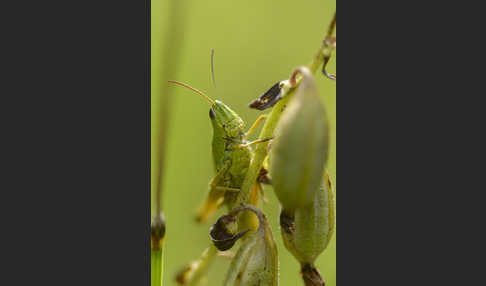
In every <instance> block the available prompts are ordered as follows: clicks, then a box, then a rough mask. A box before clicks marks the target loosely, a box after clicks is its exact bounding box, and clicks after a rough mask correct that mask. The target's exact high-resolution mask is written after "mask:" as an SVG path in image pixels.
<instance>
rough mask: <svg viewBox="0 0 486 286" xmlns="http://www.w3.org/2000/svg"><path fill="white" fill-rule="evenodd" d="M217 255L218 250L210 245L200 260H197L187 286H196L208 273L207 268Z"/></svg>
mask: <svg viewBox="0 0 486 286" xmlns="http://www.w3.org/2000/svg"><path fill="white" fill-rule="evenodd" d="M216 254H218V249H217V248H216V247H215V246H214V245H213V244H212V243H211V244H210V246H209V247H208V248H207V249H206V250H205V251H204V253H203V255H202V256H201V258H199V261H198V266H197V269H196V270H195V272H194V274H193V276H192V277H191V281H190V282H189V283H188V284H187V286H197V285H199V282H200V281H201V279H202V278H203V277H204V276H205V275H206V274H207V273H208V268H209V266H210V265H211V264H212V263H213V260H214V258H215V257H216Z"/></svg>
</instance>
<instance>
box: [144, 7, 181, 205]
mask: <svg viewBox="0 0 486 286" xmlns="http://www.w3.org/2000/svg"><path fill="white" fill-rule="evenodd" d="M183 3H184V1H177V0H173V1H170V3H169V13H168V17H169V19H168V27H167V29H166V34H165V37H164V41H163V43H164V50H163V53H162V55H163V58H162V61H163V62H159V65H160V66H162V68H161V69H162V70H161V71H160V72H158V71H156V74H161V82H163V84H161V85H160V86H158V87H156V88H154V89H153V92H152V98H154V97H158V98H159V102H158V104H157V105H156V106H155V107H156V108H152V111H155V112H152V117H153V120H152V122H153V123H158V124H159V126H154V127H156V128H157V127H158V128H157V129H155V130H158V132H154V133H155V136H156V137H155V141H154V140H152V144H153V145H154V147H152V153H153V155H154V156H152V157H153V158H156V159H155V168H154V169H155V172H154V177H155V178H153V180H154V182H155V187H154V189H155V190H154V191H155V213H156V214H159V213H160V212H162V184H163V174H164V172H163V170H164V163H165V154H166V148H167V147H166V145H167V141H168V140H167V134H168V130H169V124H168V122H169V118H170V113H171V112H170V111H171V108H170V107H171V101H172V100H171V97H170V95H169V90H168V85H167V81H166V79H168V78H169V76H173V75H174V74H175V73H176V72H177V67H178V64H177V63H178V60H179V54H180V51H181V50H182V49H181V47H182V40H183V39H184V33H183V31H184V27H185V25H184V24H185V20H184V16H185V14H186V12H185V9H184V4H183ZM153 101H154V100H152V102H153ZM157 117H158V118H157ZM154 125H156V124H154ZM152 130H154V128H152Z"/></svg>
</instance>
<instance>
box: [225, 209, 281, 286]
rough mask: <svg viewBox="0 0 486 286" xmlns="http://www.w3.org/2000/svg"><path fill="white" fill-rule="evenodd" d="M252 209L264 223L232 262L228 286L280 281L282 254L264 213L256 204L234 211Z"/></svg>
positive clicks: (271, 285)
mask: <svg viewBox="0 0 486 286" xmlns="http://www.w3.org/2000/svg"><path fill="white" fill-rule="evenodd" d="M243 210H250V211H252V212H253V213H255V214H256V215H257V216H258V220H259V222H260V226H259V227H258V229H257V230H256V232H255V233H252V234H251V235H250V236H249V237H248V238H247V239H246V240H245V241H244V242H243V243H242V245H241V247H240V249H239V250H238V252H237V253H236V256H235V258H234V259H233V261H232V262H231V265H230V269H229V272H228V273H227V275H226V280H225V283H224V286H276V285H278V257H277V256H278V254H277V246H276V245H275V241H274V240H273V236H272V231H271V229H270V226H269V224H268V221H267V219H266V218H265V216H264V215H263V213H262V212H261V211H260V210H258V209H257V208H255V207H253V206H243V207H240V208H237V209H235V210H233V211H232V213H233V212H240V211H243Z"/></svg>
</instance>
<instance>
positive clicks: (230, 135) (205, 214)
mask: <svg viewBox="0 0 486 286" xmlns="http://www.w3.org/2000/svg"><path fill="white" fill-rule="evenodd" d="M213 55H214V51H212V53H211V73H212V78H213V84H214V86H215V87H216V84H215V80H214V68H213ZM169 82H170V83H174V84H177V85H180V86H182V87H185V88H188V89H190V90H192V91H194V92H195V93H197V94H199V95H201V96H202V97H203V98H204V99H206V100H207V101H208V102H209V104H210V105H211V108H210V109H209V118H210V119H211V124H212V126H213V140H212V155H213V163H214V168H215V171H216V176H215V177H214V178H213V179H212V180H211V181H210V183H209V194H208V196H207V198H206V200H205V201H204V203H203V204H202V205H201V207H200V208H199V210H198V212H197V215H196V220H197V221H199V222H205V221H207V220H208V219H209V218H210V217H211V216H212V215H213V214H214V213H215V212H216V211H217V210H218V209H219V208H220V207H221V205H222V204H223V203H225V204H226V205H227V206H228V207H229V209H232V208H233V207H234V206H235V204H236V203H237V201H238V195H239V190H240V188H241V185H242V184H243V180H244V179H245V176H246V173H247V171H248V167H249V165H250V161H251V158H252V149H251V145H253V144H257V143H262V142H266V141H268V140H271V139H272V138H264V139H259V140H255V141H248V140H247V139H248V136H249V135H250V134H251V133H252V132H253V131H255V130H256V128H257V127H258V126H259V125H260V124H261V123H262V122H263V120H264V119H265V117H266V115H265V114H264V115H260V116H259V117H258V118H257V120H256V121H255V122H254V123H253V125H252V126H251V127H250V128H249V129H248V131H246V132H245V122H244V121H243V119H241V117H240V116H239V115H238V114H237V113H236V112H235V111H233V110H232V109H231V108H230V107H229V106H228V105H226V104H224V103H223V102H221V101H219V100H213V99H211V98H210V97H209V96H207V95H206V94H204V93H203V92H201V91H199V90H197V89H195V88H193V87H191V86H190V85H188V84H185V83H182V82H179V81H175V80H169ZM257 184H259V183H257ZM257 189H260V190H262V189H261V186H258V188H257Z"/></svg>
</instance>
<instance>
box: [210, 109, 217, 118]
mask: <svg viewBox="0 0 486 286" xmlns="http://www.w3.org/2000/svg"><path fill="white" fill-rule="evenodd" d="M209 118H211V119H215V118H216V113H214V110H213V109H212V108H210V109H209Z"/></svg>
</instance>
